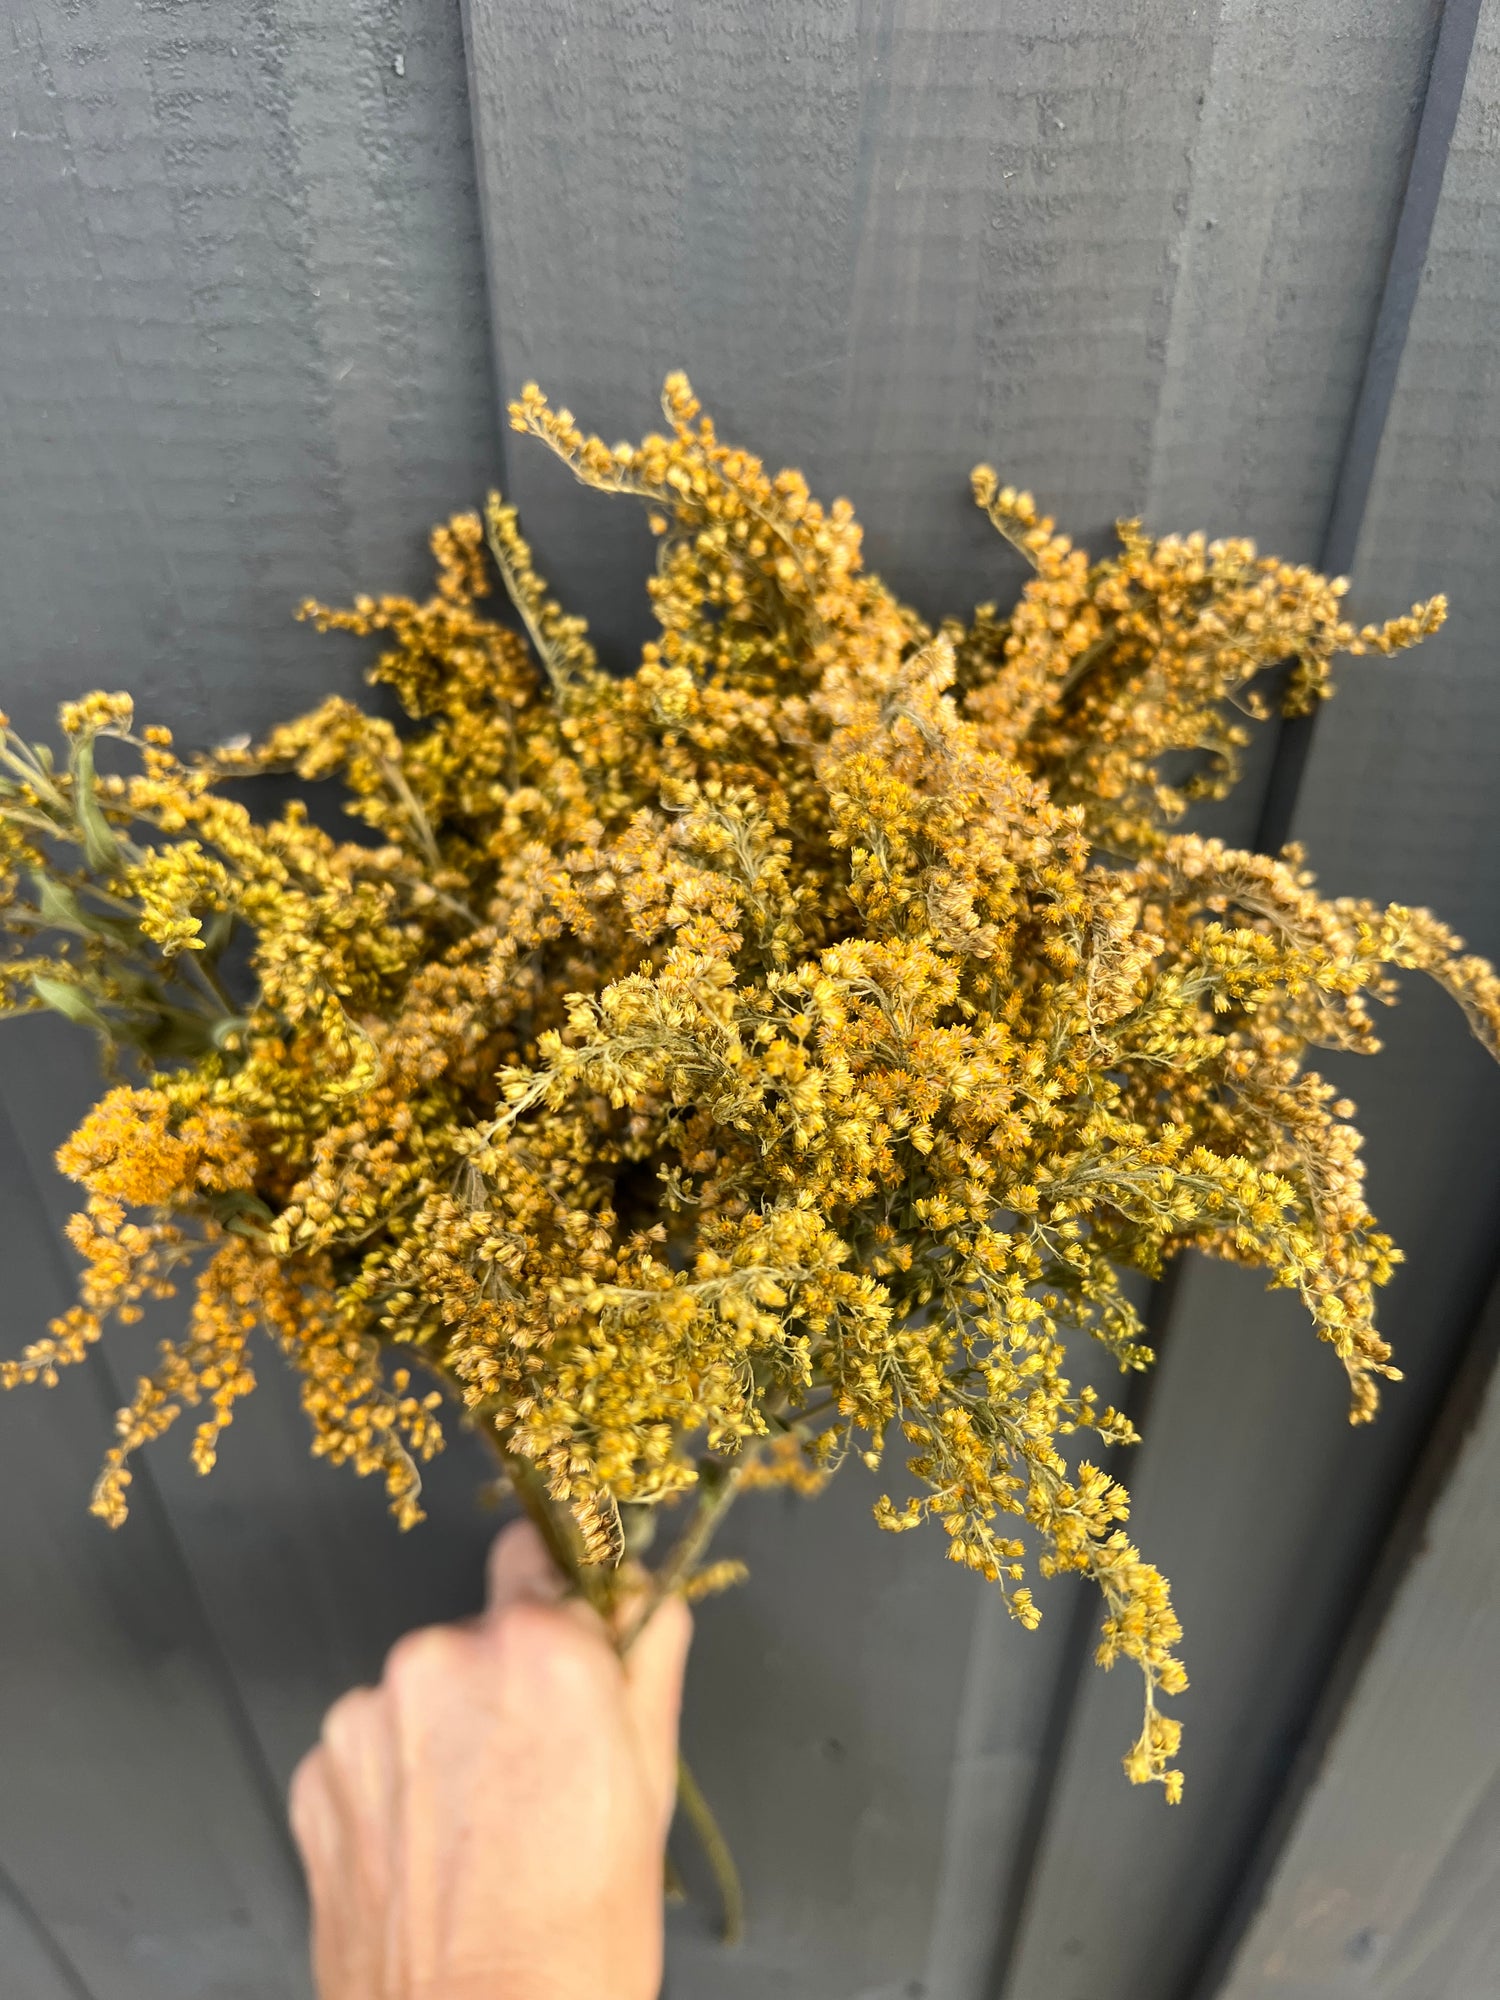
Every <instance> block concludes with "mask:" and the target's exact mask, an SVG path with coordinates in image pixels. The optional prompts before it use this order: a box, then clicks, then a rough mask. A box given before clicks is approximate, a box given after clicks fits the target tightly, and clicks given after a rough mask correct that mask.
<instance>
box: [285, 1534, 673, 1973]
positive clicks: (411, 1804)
mask: <svg viewBox="0 0 1500 2000" xmlns="http://www.w3.org/2000/svg"><path fill="white" fill-rule="evenodd" d="M691 1636H692V1620H691V1617H690V1615H689V1613H688V1610H687V1607H686V1606H685V1605H684V1604H683V1603H682V1602H681V1601H680V1600H679V1599H676V1598H673V1599H669V1600H668V1601H667V1602H666V1603H664V1604H663V1605H662V1606H661V1607H660V1608H659V1609H658V1610H657V1612H656V1613H655V1615H654V1616H653V1617H652V1619H651V1620H650V1622H649V1624H647V1625H646V1627H645V1628H644V1629H643V1631H642V1632H641V1634H640V1636H639V1638H638V1639H637V1640H636V1642H635V1644H634V1645H633V1646H632V1647H631V1649H630V1651H629V1653H628V1655H627V1656H626V1658H625V1659H624V1660H622V1659H621V1658H620V1656H619V1655H618V1653H617V1652H616V1651H615V1648H614V1645H613V1644H612V1642H611V1639H610V1635H609V1632H608V1631H607V1629H606V1627H605V1625H604V1622H603V1620H602V1619H601V1618H600V1617H599V1615H598V1613H597V1612H595V1611H593V1610H591V1609H590V1608H589V1606H588V1605H586V1604H584V1603H583V1602H582V1601H581V1600H579V1599H577V1598H571V1599H569V1598H565V1597H564V1595H563V1584H562V1580H561V1578H560V1577H559V1575H558V1573H557V1570H556V1569H555V1567H554V1566H553V1563H552V1560H551V1558H550V1557H549V1556H548V1554H547V1552H546V1549H545V1547H544V1545H543V1543H542V1540H541V1537H540V1536H539V1535H538V1534H537V1532H536V1530H535V1529H534V1528H533V1527H532V1526H531V1525H530V1523H529V1522H520V1523H517V1524H516V1525H515V1526H514V1527H511V1528H508V1529H506V1531H505V1532H504V1534H502V1535H501V1536H500V1538H499V1539H498V1541H497V1542H496V1543H495V1546H494V1548H493V1550H492V1551H491V1554H490V1564H489V1593H488V1603H487V1605H486V1607H485V1610H484V1612H483V1613H482V1614H481V1616H480V1617H479V1618H477V1619H475V1620H474V1621H472V1622H471V1623H469V1624H465V1625H443V1626H433V1627H430V1628H428V1629H427V1630H425V1631H420V1632H412V1633H409V1634H408V1635H407V1636H406V1637H405V1638H404V1639H402V1640H400V1641H399V1642H398V1643H397V1645H396V1646H395V1647H394V1648H393V1650H392V1652H391V1655H390V1657H389V1659H388V1660H387V1661H386V1664H385V1671H384V1674H383V1675H382V1677H381V1682H380V1685H379V1687H376V1688H356V1689H354V1690H353V1692H352V1693H350V1694H346V1695H345V1696H344V1697H343V1699H342V1700H341V1701H339V1702H337V1703H336V1704H335V1705H334V1707H333V1708H331V1709H330V1710H329V1712H328V1716H327V1718H326V1719H325V1721H324V1724H323V1734H322V1738H321V1740H320V1742H319V1743H318V1744H317V1746H316V1747H315V1748H314V1749H313V1750H311V1751H310V1752H309V1753H308V1755H307V1756H306V1757H305V1758H304V1759H303V1760H302V1762H301V1764H300V1765H299V1766H298V1768H297V1772H296V1775H295V1776H294V1778H293V1780H292V1790H291V1821H292V1832H293V1834H294V1835H295V1837H296V1841H297V1845H298V1847H299V1849H300V1850H301V1854H302V1860H303V1865H304V1866H305V1868H306V1870H307V1879H308V1888H309V1893H310V1895H311V1899H312V1933H313V1970H314V1976H315V1978H316V1982H317V1988H318V1993H319V1996H320V2000H655V1995H656V1993H657V1991H658V1989H659V1987H660V1985H661V1976H662V1869H663V1855H664V1851H665V1847H666V1838H667V1828H668V1826H669V1824H670V1821H671V1817H672V1806H673V1800H674V1797H675V1791H676V1758H677V1722H678V1710H679V1705H680V1701H681V1693H682V1675H683V1669H684V1666H685V1664H686V1660H687V1650H688V1644H689V1641H690V1639H691Z"/></svg>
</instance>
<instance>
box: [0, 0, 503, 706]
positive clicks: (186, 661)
mask: <svg viewBox="0 0 1500 2000" xmlns="http://www.w3.org/2000/svg"><path fill="white" fill-rule="evenodd" d="M3 33H4V36H5V38H6V43H7V45H8V47H7V54H8V60H7V62H6V65H5V69H6V82H5V92H6V97H7V100H8V102H7V119H6V124H5V127H4V129H5V130H7V131H9V132H11V133H13V135H14V136H13V138H12V139H11V142H10V146H9V149H8V160H9V164H8V167H7V170H6V172H5V174H4V176H3V177H0V262H3V267H4V269H5V271H6V273H7V284H6V286H5V288H4V293H3V295H0V347H3V351H4V354H5V368H4V379H3V384H0V438H3V440H4V446H5V459H6V465H7V469H8V477H7V479H6V481H5V486H4V490H3V492H0V545H3V547H4V548H5V551H6V562H5V565H4V570H3V573H0V608H3V614H4V618H5V625H6V633H7V641H8V661H9V663H10V668H9V671H10V674H13V675H14V676H15V685H14V687H13V688H12V687H11V686H10V685H9V677H8V684H7V695H8V699H10V700H11V701H12V702H13V705H14V707H15V710H16V713H17V716H18V719H19V718H22V717H24V718H26V719H27V720H33V719H41V718H42V717H43V716H44V715H45V714H46V711H47V709H48V708H49V707H50V705H51V704H52V703H53V702H54V701H55V700H56V699H57V698H58V697H59V696H60V695H63V694H68V693H72V692H73V691H74V690H75V689H76V688H77V687H78V686H79V685H80V684H82V685H85V686H93V685H95V684H96V682H97V678H98V677H99V676H100V675H101V674H104V675H107V674H111V673H113V674H114V675H115V676H116V677H117V678H118V679H119V680H120V681H121V682H124V681H127V680H128V681H129V682H130V684H131V685H132V687H133V689H134V691H135V692H136V694H137V696H138V697H139V699H140V701H141V704H142V707H143V709H145V710H149V711H151V712H152V713H155V712H157V711H158V710H159V711H161V712H163V713H164V714H167V713H169V714H170V719H171V721H172V723H173V725H174V726H175V727H176V728H177V729H178V730H179V733H180V735H181V736H182V737H183V739H184V740H186V741H188V742H193V743H196V742H200V741H202V740H204V739H205V737H215V736H217V735H219V734H227V733H232V732H234V731H236V730H241V729H249V728H256V727H259V726H261V725H263V724H264V723H266V722H267V721H268V720H270V719H271V718H272V717H274V716H280V715H281V714H284V713H285V712H287V710H289V709H290V708H293V707H295V706H296V705H297V704H299V703H300V702H302V701H303V700H304V698H305V696H306V694H307V692H308V691H309V689H310V688H319V689H321V688H322V687H323V686H324V685H326V684H327V683H328V682H329V680H330V679H331V678H334V679H336V678H338V675H339V664H340V662H339V659H338V655H337V654H336V653H330V649H329V648H328V647H327V646H326V645H325V646H322V647H319V646H318V644H317V642H316V641H315V640H314V639H313V637H312V636H311V635H310V634H309V633H307V632H305V631H303V630H299V628H298V627H296V626H295V625H294V624H293V623H292V622H291V616H290V614H291V612H292V610H293V608H294V607H295V606H296V604H297V603H298V602H300V600H301V599H302V598H303V597H304V596H305V595H307V594H308V593H309V592H321V593H324V594H329V595H337V594H339V593H341V592H348V591H351V590H353V589H354V588H356V587H360V588H367V587H370V586H371V585H374V586H376V587H382V586H390V587H399V586H400V585H401V584H402V583H403V582H408V581H412V582H419V581H421V580H422V579H423V577H424V575H425V570H426V565H425V562H424V559H423V549H422V538H423V535H424V532H425V529H426V527H427V525H428V524H429V522H430V521H432V520H434V519H436V518H438V517H440V516H441V515H443V514H445V513H447V512H449V511H451V510H452V509H453V508H454V507H455V506H458V505H464V504H469V503H471V502H472V501H473V499H474V498H475V497H476V496H477V495H479V494H480V493H482V491H483V488H484V485H485V484H486V482H487V481H488V479H489V478H490V477H491V472H492V460H493V452H494V430H493V402H492V395H491V390H490V378H489V370H488V361H487V355H486V345H487V327H486V321H485V314H484V304H483V276H482V268H481V263H480V257H479V249H478V240H477V217H476V209H475V197H474V189H473V178H472V167H471V158H472V155H471V148H470V141H469V127H468V118H467V104H466V95H465V83H464V71H463V63H462V53H461V38H460V34H459V26H458V21H457V16H456V13H455V12H454V10H453V8H452V7H451V6H447V5H443V4H441V0H438V3H437V4H424V3H423V0H353V3H352V4H350V5H349V6H347V7H343V6H341V7H338V8H328V7H326V6H320V5H318V4H316V0H266V4H252V0H185V4H181V5H173V6H170V7H160V6H153V5H143V6H137V5H134V4H132V0H79V4H76V5H69V6H66V7H62V6H45V7H39V8H36V9H32V10H22V11H19V12H14V13H12V14H11V15H10V16H9V17H8V19H7V22H6V24H5V27H4V29H3ZM398 60H399V63H400V71H401V73H400V74H398V73H397V63H398ZM342 667H343V672H344V674H345V676H347V677H348V678H349V679H352V678H353V672H354V668H353V656H352V654H351V655H345V656H344V659H343V661H342ZM111 684H113V683H111Z"/></svg>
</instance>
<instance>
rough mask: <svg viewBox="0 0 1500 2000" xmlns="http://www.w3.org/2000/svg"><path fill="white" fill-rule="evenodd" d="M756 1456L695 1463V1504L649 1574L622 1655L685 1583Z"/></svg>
mask: <svg viewBox="0 0 1500 2000" xmlns="http://www.w3.org/2000/svg"><path fill="white" fill-rule="evenodd" d="M756 1455H757V1450H756V1446H755V1445H753V1444H747V1445H744V1446H743V1447H742V1448H741V1450H740V1454H739V1456H738V1457H737V1458H736V1459H734V1460H733V1461H732V1462H731V1463H730V1464H728V1465H725V1464H724V1463H723V1462H722V1461H721V1460H719V1459H712V1458H705V1459H700V1460H699V1462H698V1504H697V1505H696V1507H694V1509H693V1514H692V1518H691V1520H689V1522H688V1524H687V1527H686V1528H685V1529H684V1531H683V1533H682V1534H681V1535H680V1536H679V1537H678V1539H677V1541H676V1542H675V1543H674V1544H673V1546H672V1549H671V1551H670V1553H669V1554H668V1555H667V1557H666V1559H665V1561H663V1562H662V1563H661V1564H660V1566H659V1567H658V1568H657V1569H656V1570H655V1572H654V1573H653V1574H652V1578H651V1584H650V1588H649V1589H648V1590H647V1592H646V1594H645V1596H644V1598H643V1599H642V1601H641V1606H640V1609H639V1610H638V1611H637V1612H636V1614H635V1616H634V1617H633V1618H632V1619H631V1621H630V1623H629V1625H628V1626H627V1627H626V1628H625V1631H624V1633H623V1635H622V1636H621V1639H620V1651H621V1652H622V1653H628V1652H629V1651H630V1648H631V1647H632V1646H633V1645H634V1644H635V1642H636V1640H637V1639H638V1638H639V1637H640V1635H641V1632H642V1630H643V1629H644V1627H645V1626H646V1625H647V1624H648V1623H649V1622H650V1620H651V1616H652V1614H653V1612H655V1610H656V1608H657V1606H658V1605H660V1604H661V1603H662V1602H663V1601H664V1600H665V1599H666V1598H668V1597H670V1596H671V1595H672V1593H673V1592H674V1591H677V1590H680V1589H681V1588H682V1586H683V1585H684V1584H685V1583H686V1582H687V1580H688V1576H689V1575H690V1573H691V1572H692V1570H693V1568H694V1567H695V1565H696V1564H697V1563H698V1561H699V1559H700V1557H701V1556H702V1555H703V1553H704V1551H705V1550H706V1549H707V1547H708V1545H709V1543H710V1542H711V1541H712V1540H713V1537H714V1535H715V1534H716V1533H717V1531H718V1527H719V1524H720V1522H721V1521H722V1520H723V1519H724V1516H725V1515H726V1514H727V1513H728V1512H729V1509H730V1507H731V1506H732V1505H733V1503H734V1498H735V1495H736V1494H737V1493H738V1492H739V1489H740V1482H741V1481H742V1480H743V1479H744V1477H745V1474H746V1473H747V1472H748V1471H749V1469H750V1467H751V1465H752V1464H753V1463H754V1461H755V1458H756Z"/></svg>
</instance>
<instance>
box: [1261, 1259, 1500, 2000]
mask: <svg viewBox="0 0 1500 2000" xmlns="http://www.w3.org/2000/svg"><path fill="white" fill-rule="evenodd" d="M1486 1322H1487V1323H1486V1325H1485V1326H1484V1327H1483V1328H1482V1329H1481V1334H1480V1339H1479V1342H1478V1346H1479V1348H1480V1349H1481V1350H1482V1359H1483V1360H1485V1361H1487V1362H1490V1363H1491V1364H1492V1363H1493V1358H1494V1352H1495V1349H1496V1346H1497V1345H1500V1339H1497V1336H1500V1300H1497V1299H1493V1298H1492V1300H1491V1302H1490V1306H1489V1310H1488V1313H1487V1315H1486ZM1478 1358H1481V1357H1479V1356H1477V1357H1476V1359H1478ZM1473 1376H1474V1379H1472V1380H1470V1379H1464V1380H1463V1382H1462V1405H1461V1406H1460V1407H1457V1408H1455V1409H1454V1410H1453V1412H1452V1416H1453V1429H1454V1431H1455V1433H1456V1441H1457V1443H1458V1445H1459V1450H1458V1453H1457V1463H1456V1465H1448V1464H1445V1465H1444V1466H1443V1467H1442V1468H1441V1472H1442V1474H1443V1475H1444V1476H1445V1483H1444V1485H1443V1486H1442V1489H1441V1491H1440V1493H1439V1496H1438V1498H1437V1502H1436V1505H1435V1506H1434V1507H1433V1508H1432V1510H1431V1512H1430V1514H1427V1515H1426V1516H1425V1519H1423V1520H1422V1521H1419V1522H1413V1523H1412V1524H1411V1529H1410V1533H1409V1540H1410V1541H1411V1543H1412V1546H1411V1548H1410V1549H1409V1550H1408V1553H1409V1554H1410V1556H1411V1561H1410V1567H1409V1568H1408V1569H1407V1571H1406V1574H1405V1577H1404V1579H1403V1581H1402V1583H1401V1585H1400V1588H1399V1591H1398V1593H1397V1595H1396V1596H1395V1599H1394V1601H1393V1602H1392V1603H1391V1605H1390V1608H1389V1610H1388V1612H1387V1614H1386V1616H1385V1618H1384V1620H1383V1621H1382V1623H1381V1626H1380V1629H1379V1631H1378V1633H1377V1634H1376V1636H1375V1640H1374V1644H1373V1646H1372V1647H1371V1648H1370V1651H1369V1653H1368V1656H1367V1657H1366V1659H1365V1661H1364V1664H1363V1668H1362V1671H1361V1673H1360V1676H1359V1679H1358V1682H1357V1684H1356V1686H1355V1688H1354V1691H1353V1694H1352V1696H1351V1698H1350V1700H1349V1702H1348V1704H1347V1706H1346V1708H1345V1711H1344V1714H1343V1716H1342V1718H1341V1720H1340V1722H1339V1724H1338V1726H1337V1729H1336V1730H1335V1732H1334V1734H1333V1737H1332V1740H1331V1742H1330V1743H1329V1744H1328V1746H1327V1748H1326V1750H1325V1753H1324V1755H1323V1758H1322V1760H1321V1768H1320V1769H1319V1771H1318V1773H1317V1776H1316V1779H1315V1781H1314V1784H1313V1786H1312V1787H1311V1789H1310V1791H1309V1792H1308V1794H1307V1796H1306V1798H1305V1799H1304V1801H1303V1804H1302V1809H1301V1812H1300V1814H1299V1816H1298V1819H1297V1824H1296V1828H1295V1830H1294V1832H1293V1834H1292V1836H1291V1838H1290V1840H1289V1841H1288V1843H1287V1844H1286V1847H1285V1849H1284V1851H1283V1853H1282V1855H1281V1859H1280V1862H1279V1865H1278V1866H1277V1868H1276V1872H1275V1875H1274V1878H1273V1880H1272V1882H1271V1885H1270V1888H1269V1891H1268V1893H1267V1895H1266V1897H1265V1899H1264V1902H1263V1904H1262V1906H1261V1908H1260V1911H1259V1913H1258V1914H1257V1916H1256V1917H1255V1920H1254V1922H1253V1924H1252V1925H1251V1927H1250V1929H1249V1932H1248V1934H1247V1935H1246V1937H1245V1938H1244V1940H1243V1942H1242V1944H1241V1947H1240V1950H1239V1952H1238V1954H1237V1955H1236V1958H1235V1962H1234V1965H1233V1968H1232V1971H1231V1973H1230V1976H1229V1979H1228V1982H1227V1984H1226V1985H1225V1987H1224V1989H1223V1992H1224V2000H1294V1996H1295V2000H1333V1996H1336V1995H1346V1994H1356V1993H1357V1994H1362V1995H1370V1996H1380V2000H1467V1996H1469V1995H1471V1994H1477V1993H1482V1992H1484V1991H1485V1990H1486V1989H1487V1988H1488V1987H1489V1986H1490V1985H1491V1984H1492V1983H1493V1977H1494V1967H1495V1963H1496V1958H1495V1954H1496V1951H1497V1949H1500V1917H1497V1907H1496V1899H1497V1892H1500V1735H1497V1732H1496V1729H1495V1698H1494V1679H1495V1661H1496V1658H1497V1657H1500V1540H1497V1538H1496V1535H1495V1532H1494V1522H1495V1517H1496V1512H1497V1505H1500V1379H1496V1378H1495V1376H1494V1374H1493V1368H1492V1367H1491V1370H1490V1379H1489V1381H1488V1383H1486V1381H1485V1377H1484V1374H1483V1373H1482V1372H1481V1371H1480V1370H1479V1369H1477V1368H1476V1369H1475V1370H1474V1371H1473ZM1464 1432H1467V1437H1466V1438H1465V1436H1464ZM1450 1475H1451V1476H1450Z"/></svg>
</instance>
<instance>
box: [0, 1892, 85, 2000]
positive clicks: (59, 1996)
mask: <svg viewBox="0 0 1500 2000" xmlns="http://www.w3.org/2000/svg"><path fill="white" fill-rule="evenodd" d="M0 1965H3V1966H4V1967H5V1980H6V1990H7V1992H8V1993H9V1994H10V1995H11V1996H12V2000H92V1995H91V1994H90V1993H89V1990H88V1988H87V1987H86V1986H85V1985H84V1983H83V1981H82V1980H81V1979H80V1978H79V1976H78V1972H77V1968H76V1967H75V1966H74V1965H73V1964H72V1963H71V1962H70V1961H69V1959H68V1958H67V1957H66V1956H65V1954H64V1953H63V1952H62V1950H61V1949H60V1947H59V1946H58V1943H57V1940H56V1939H55V1938H54V1937H52V1936H51V1934H50V1933H49V1932H48V1930H47V1929H46V1927H45V1925H43V1924H41V1923H40V1922H39V1921H38V1919H37V1917H36V1914H35V1912H34V1911H32V1910H31V1909H29V1908H28V1907H27V1905H26V1903H25V1901H24V1899H23V1898H22V1896H21V1895H20V1893H19V1891H18V1890H17V1889H16V1886H15V1884H14V1883H13V1882H9V1881H3V1882H0Z"/></svg>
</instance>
